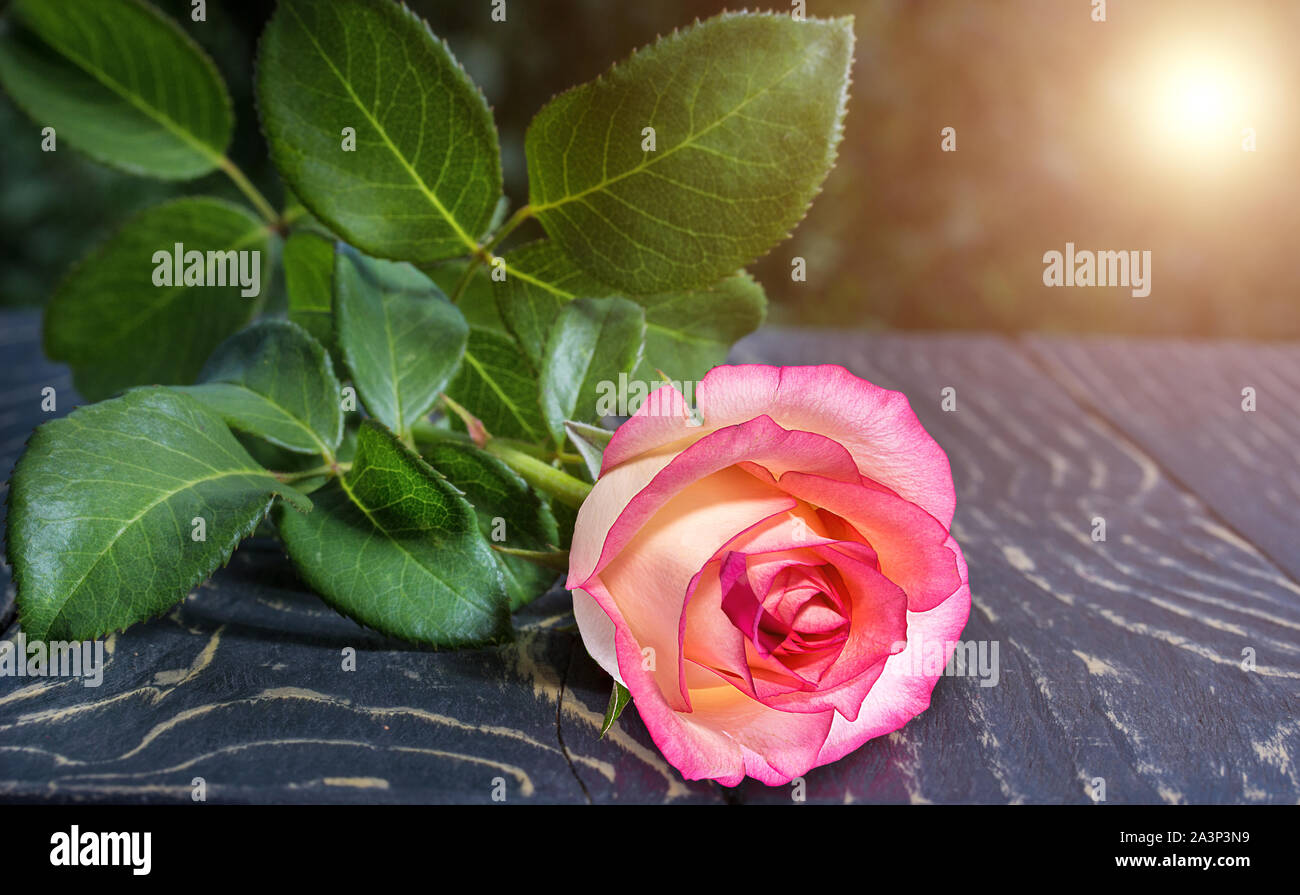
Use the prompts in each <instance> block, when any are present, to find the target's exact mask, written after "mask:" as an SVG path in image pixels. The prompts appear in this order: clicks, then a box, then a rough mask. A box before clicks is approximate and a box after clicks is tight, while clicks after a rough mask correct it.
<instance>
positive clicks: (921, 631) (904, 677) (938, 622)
mask: <svg viewBox="0 0 1300 895" xmlns="http://www.w3.org/2000/svg"><path fill="white" fill-rule="evenodd" d="M946 546H947V547H948V549H949V550H951V551H952V552H953V554H954V555H955V556H956V559H957V569H958V571H959V573H960V575H961V587H960V588H959V589H958V590H957V592H956V593H954V594H953V595H952V596H951V597H949V598H948V599H947V600H945V601H943V602H942V603H940V604H939V605H938V606H935V607H934V608H933V609H930V610H929V611H927V612H908V613H907V640H908V643H907V647H906V649H904V650H903V651H902V652H901V653H898V654H897V655H894V656H891V657H890V658H889V660H888V661H887V662H886V663H885V670H884V672H883V673H882V674H881V675H880V677H879V678H878V679H877V680H876V684H875V686H874V687H872V688H871V692H870V693H868V694H867V698H866V700H865V701H864V702H863V703H862V709H861V711H859V713H858V717H857V719H856V720H854V721H849V720H847V719H846V718H843V717H838V716H837V717H836V718H835V723H834V724H833V725H832V726H831V733H830V736H829V737H828V738H827V740H826V743H825V745H823V746H822V749H821V752H820V753H819V754H818V756H817V764H818V765H824V764H829V763H830V762H832V761H836V760H837V759H839V758H842V757H843V756H845V755H847V754H848V753H850V752H852V751H853V750H854V749H857V748H858V747H859V746H861V745H862V744H863V743H865V742H866V741H867V740H870V739H874V738H875V737H878V736H882V735H884V734H887V733H891V732H893V731H895V730H898V728H900V727H902V726H903V725H904V724H906V723H907V722H908V721H910V720H912V718H914V717H916V716H917V715H919V714H920V713H921V712H923V711H925V710H926V709H927V708H929V707H930V695H931V693H932V692H933V690H934V685H935V684H936V683H937V682H938V680H939V678H940V677H942V674H943V673H942V669H940V670H939V673H937V674H926V673H917V672H918V671H920V672H924V671H925V667H924V663H923V662H922V661H921V652H922V650H924V649H925V644H927V643H945V644H948V643H951V644H952V646H948V647H947V648H946V650H945V654H944V661H945V663H946V662H947V660H949V659H951V658H952V653H953V650H954V649H955V644H956V642H957V640H958V639H959V638H960V637H961V632H962V629H963V628H965V627H966V620H967V619H968V618H969V617H970V584H969V578H968V573H967V569H966V559H965V557H963V556H962V553H961V548H960V547H959V546H957V542H956V540H954V539H952V538H949V539H948V542H947V544H946Z"/></svg>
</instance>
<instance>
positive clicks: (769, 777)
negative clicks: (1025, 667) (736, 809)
mask: <svg viewBox="0 0 1300 895" xmlns="http://www.w3.org/2000/svg"><path fill="white" fill-rule="evenodd" d="M696 397H697V417H696V418H695V419H692V416H691V411H690V409H689V408H688V407H687V405H686V402H685V400H684V399H683V397H682V395H681V394H680V393H679V392H678V391H677V390H676V389H674V388H673V387H672V386H671V385H665V386H663V387H661V388H660V389H659V390H657V391H656V392H654V393H653V394H651V395H650V397H649V398H648V399H647V400H646V401H645V402H644V403H643V404H642V406H641V408H640V409H639V410H638V411H637V413H636V415H635V416H633V417H632V418H631V419H629V420H628V421H627V422H625V423H624V424H623V425H622V426H620V427H619V429H618V431H617V432H615V433H614V437H613V439H612V440H611V441H610V443H609V445H608V447H607V448H606V449H605V455H604V461H603V465H602V467H601V471H600V476H599V477H598V479H597V481H596V484H595V487H594V488H593V489H592V491H591V494H590V496H589V497H588V498H587V499H586V501H585V502H584V503H583V505H582V508H581V510H580V511H579V512H578V520H577V525H576V527H575V529H574V534H573V546H572V549H571V551H570V557H569V578H568V583H567V586H568V587H569V589H570V590H572V591H573V606H574V614H575V615H576V617H577V621H578V627H579V629H580V631H581V633H582V639H583V642H584V643H585V644H586V646H587V650H588V651H589V652H590V653H591V655H592V657H593V658H594V659H595V660H596V661H597V662H598V663H599V664H600V665H601V667H603V668H604V669H605V670H606V671H608V672H609V673H610V674H611V675H613V676H614V678H615V679H616V680H618V681H620V682H621V683H623V684H624V686H626V687H627V688H628V690H630V691H631V693H632V698H633V699H634V700H635V702H636V707H637V711H638V712H639V713H640V715H641V718H642V719H643V720H644V721H645V725H646V727H647V728H648V729H649V731H650V735H651V737H653V738H654V741H655V744H656V745H657V746H658V747H659V749H660V750H661V751H662V752H663V754H664V755H665V756H666V757H667V758H668V760H669V761H670V762H672V763H673V765H675V766H676V767H677V768H678V769H679V770H680V771H681V772H682V774H683V775H684V776H685V777H687V778H688V779H693V780H697V779H714V780H718V781H719V782H721V783H722V784H724V785H727V786H734V785H736V784H738V783H739V782H740V781H741V780H742V779H743V778H744V777H745V776H746V775H748V776H750V777H754V778H756V779H758V780H761V781H762V782H764V783H767V784H772V785H776V784H782V783H787V782H789V781H790V780H791V779H792V778H794V777H798V776H800V775H802V774H804V773H805V772H806V771H808V770H809V769H811V768H814V767H817V766H819V765H823V764H826V763H828V762H832V761H835V760H836V759H838V758H840V757H841V756H843V755H845V754H847V753H849V752H851V751H853V750H854V749H856V748H858V747H859V746H861V745H862V744H863V743H865V742H866V741H867V740H869V739H871V738H872V737H877V736H880V735H881V734H885V733H889V732H890V731H893V730H897V729H898V728H899V727H902V726H903V725H904V724H906V723H907V722H908V720H910V719H911V718H913V717H914V716H916V715H917V714H918V713H920V712H922V711H924V710H925V709H926V708H928V707H929V704H930V693H931V691H932V690H933V689H934V685H935V683H936V681H937V680H938V678H939V677H940V676H941V675H942V673H943V667H944V663H946V662H947V661H948V659H949V658H950V657H951V655H952V652H953V648H954V645H955V641H956V640H957V639H958V636H959V635H960V633H961V630H962V628H963V627H964V626H965V624H966V619H967V616H968V615H969V614H970V588H969V586H968V583H967V575H966V562H965V560H964V559H963V558H962V554H961V550H960V548H958V546H957V542H956V541H955V540H953V537H952V535H951V534H950V533H949V526H950V524H951V522H952V515H953V506H954V496H953V484H952V474H951V472H950V470H949V467H948V458H947V456H946V455H945V454H944V452H943V450H942V449H941V448H940V447H939V445H938V444H936V443H935V441H934V439H933V438H931V437H930V435H929V433H927V432H926V431H925V429H924V428H923V427H922V426H921V423H920V422H919V421H918V420H917V418H916V414H914V413H913V412H912V409H911V406H910V405H909V404H908V402H907V398H906V397H904V396H903V395H902V393H900V392H893V391H888V390H886V389H882V388H879V387H877V386H875V385H872V384H871V383H870V382H867V381H865V380H863V379H859V378H858V377H856V376H854V375H853V374H852V373H850V372H849V371H847V370H845V369H844V368H843V367H838V366H831V365H823V366H815V367H769V366H733V367H718V368H715V369H714V370H713V371H712V372H710V373H709V374H708V376H706V377H705V379H704V381H703V382H701V383H700V385H699V387H698V389H697V393H696ZM699 417H702V423H701V422H700V420H699ZM936 647H937V649H938V650H939V651H940V655H939V658H941V659H942V661H939V662H936V661H924V660H922V658H921V657H922V654H923V653H924V652H926V651H928V652H929V654H930V658H931V659H932V658H933V656H934V654H935V650H936Z"/></svg>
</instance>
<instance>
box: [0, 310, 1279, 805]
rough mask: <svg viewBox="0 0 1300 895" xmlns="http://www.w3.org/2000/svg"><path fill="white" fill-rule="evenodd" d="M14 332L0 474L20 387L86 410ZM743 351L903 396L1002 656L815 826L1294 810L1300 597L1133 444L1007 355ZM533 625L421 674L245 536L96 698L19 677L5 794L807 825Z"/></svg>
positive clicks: (435, 657)
mask: <svg viewBox="0 0 1300 895" xmlns="http://www.w3.org/2000/svg"><path fill="white" fill-rule="evenodd" d="M3 316H4V318H5V323H6V326H5V328H4V331H5V333H6V334H9V333H11V332H12V333H20V329H18V328H12V329H11V328H10V326H9V325H8V324H10V322H11V321H13V326H14V327H19V326H20V325H22V324H23V320H22V318H21V317H19V318H14V317H12V315H3ZM28 317H29V318H30V315H28ZM32 319H34V318H32ZM21 333H25V335H22V334H20V335H19V336H15V337H13V338H12V339H11V341H10V343H9V344H8V345H6V346H5V350H6V352H7V353H9V352H12V353H11V354H10V356H11V357H14V358H15V359H16V362H15V365H14V368H15V369H16V370H18V371H19V373H16V374H15V376H14V381H15V382H18V383H23V384H25V385H21V386H20V387H18V388H15V389H14V390H13V391H12V393H11V396H15V395H16V397H13V401H12V403H11V404H10V405H6V406H5V407H0V414H5V413H6V411H7V410H9V411H12V412H11V413H10V414H9V415H4V416H0V445H3V446H4V450H3V451H0V462H2V463H3V464H4V468H5V469H8V468H9V467H10V465H11V464H12V460H13V457H14V456H15V455H16V452H17V450H20V449H21V446H22V444H23V443H24V442H25V440H26V437H27V433H28V432H29V431H30V428H31V426H32V425H34V424H35V423H36V422H39V421H40V418H41V414H40V413H39V401H38V397H33V396H32V395H31V394H28V392H30V391H31V389H32V387H36V388H35V395H36V396H39V387H38V386H39V384H41V383H45V382H46V381H47V380H48V381H49V383H50V384H57V383H63V384H64V385H65V386H66V377H65V378H62V379H59V378H58V377H59V376H61V375H62V374H61V373H60V372H59V371H58V370H56V369H54V368H51V367H49V366H48V365H47V364H45V363H44V362H43V361H41V360H40V359H39V351H38V349H37V348H36V343H35V334H36V328H35V327H34V325H27V326H26V329H23V330H21ZM736 356H737V359H738V360H762V361H764V362H772V363H805V362H826V361H836V362H840V363H843V364H845V365H846V366H848V367H849V368H850V369H852V370H854V372H856V373H858V374H860V375H863V376H866V377H867V378H869V379H871V380H872V381H875V382H878V383H880V384H882V385H886V386H889V387H893V388H900V389H902V390H903V391H905V392H906V393H907V394H908V396H909V397H910V399H911V400H912V403H913V406H914V407H915V408H916V410H917V412H918V414H919V415H920V417H921V419H922V421H923V422H924V423H925V424H926V426H927V427H928V428H929V429H930V430H931V431H932V432H933V433H934V435H935V437H936V438H937V439H938V440H939V442H940V443H941V444H942V445H944V447H945V448H946V449H947V450H948V453H949V455H950V458H951V460H952V464H953V473H954V477H955V480H956V483H957V488H958V513H957V521H956V523H955V527H954V530H955V532H956V534H957V536H958V538H959V539H960V541H961V543H962V546H963V548H964V549H965V551H966V555H967V558H968V560H969V563H970V568H971V580H972V586H973V591H974V601H975V607H974V610H973V612H972V615H971V620H970V623H969V624H968V626H967V629H966V632H965V634H964V635H963V636H964V637H965V638H966V639H969V640H977V641H986V642H990V643H991V642H994V641H996V642H997V643H998V645H999V659H1000V663H999V678H998V682H997V685H996V686H987V687H985V686H981V685H980V680H978V679H977V678H974V677H948V678H945V679H944V680H942V681H941V682H940V683H939V686H938V688H937V689H936V691H935V695H934V699H933V703H932V706H931V708H930V709H929V710H928V711H926V712H925V713H924V714H922V715H921V716H920V717H918V718H917V719H916V720H915V721H913V722H912V723H911V724H909V725H907V726H906V727H905V728H903V729H902V730H900V731H898V732H897V733H895V734H892V735H890V736H888V737H884V738H881V739H879V740H876V741H873V742H871V743H868V744H867V745H866V746H864V747H863V748H862V749H860V750H858V751H857V752H856V753H854V754H852V755H850V756H848V757H846V758H845V759H844V760H842V761H840V762H837V763H835V764H833V765H831V766H829V767H825V768H820V769H817V770H814V771H812V772H810V773H809V774H808V775H807V778H806V781H805V782H806V794H807V799H808V801H824V802H836V803H839V802H849V801H856V802H863V801H867V802H920V801H933V802H949V801H958V802H1006V801H1017V802H1089V801H1092V797H1091V793H1092V791H1093V785H1094V784H1093V781H1094V780H1095V779H1096V778H1104V780H1105V785H1106V798H1107V800H1108V801H1111V802H1161V801H1166V802H1178V801H1193V802H1238V801H1272V802H1292V803H1294V802H1296V801H1300V772H1298V771H1297V767H1296V753H1297V743H1298V741H1300V729H1298V728H1300V724H1298V722H1297V720H1296V718H1297V710H1298V709H1300V695H1298V694H1300V647H1298V646H1297V643H1298V642H1300V637H1298V636H1297V633H1298V632H1300V585H1298V584H1297V583H1296V580H1295V578H1294V576H1292V575H1289V574H1288V573H1287V571H1284V570H1283V569H1282V568H1280V567H1279V565H1278V564H1276V563H1274V562H1273V561H1271V560H1270V558H1269V557H1270V555H1272V553H1271V552H1266V551H1265V550H1264V549H1262V548H1261V547H1260V546H1258V545H1256V544H1254V543H1252V542H1251V540H1250V539H1249V538H1248V537H1247V536H1246V535H1245V534H1243V531H1244V529H1242V528H1241V527H1239V526H1237V525H1236V524H1235V523H1234V524H1233V525H1228V524H1225V522H1224V519H1225V518H1227V517H1226V514H1225V515H1223V516H1220V514H1219V512H1217V510H1218V508H1217V506H1212V505H1210V504H1207V501H1210V500H1211V498H1210V497H1209V496H1205V495H1207V494H1208V492H1203V491H1201V490H1200V489H1197V488H1191V489H1190V490H1189V489H1188V488H1186V487H1184V486H1183V482H1184V478H1183V477H1182V476H1179V477H1178V479H1177V480H1173V479H1171V478H1170V477H1169V475H1167V474H1166V473H1165V471H1164V469H1163V467H1162V465H1161V463H1160V462H1159V460H1158V459H1157V457H1155V456H1153V453H1148V451H1147V450H1146V449H1144V446H1143V445H1142V443H1141V442H1140V441H1139V440H1138V439H1137V436H1136V435H1133V436H1128V435H1126V434H1124V431H1123V430H1122V425H1117V423H1116V422H1113V421H1112V420H1111V419H1109V418H1107V417H1104V416H1101V415H1098V414H1097V413H1095V412H1093V411H1091V410H1089V409H1088V408H1085V407H1083V406H1080V405H1079V404H1078V403H1077V402H1076V401H1075V400H1073V399H1072V398H1071V397H1070V396H1069V394H1067V391H1066V389H1065V388H1063V387H1062V386H1061V385H1060V384H1059V383H1058V382H1057V381H1056V380H1055V378H1054V374H1053V373H1049V372H1047V370H1046V369H1045V368H1044V366H1042V365H1041V364H1040V363H1039V362H1038V361H1037V360H1035V359H1033V358H1031V357H1030V356H1029V355H1028V354H1026V353H1025V351H1023V350H1022V349H1021V348H1019V347H1018V346H1016V345H1015V344H1013V343H1011V342H1009V341H1007V340H1004V339H1001V338H995V337H970V336H896V335H888V336H853V335H848V334H826V333H813V332H806V331H803V332H800V331H781V330H772V331H766V332H763V333H760V334H758V335H756V336H754V337H751V338H750V339H749V340H747V341H746V342H744V343H742V344H741V345H740V346H738V349H737V355H736ZM945 386H953V387H954V388H955V389H956V397H957V402H958V404H957V406H958V409H957V411H956V412H945V411H943V410H941V409H940V390H941V389H942V388H944V387H945ZM24 389H26V390H27V391H26V392H25V391H23V390H24ZM63 394H64V391H63V388H60V395H61V396H62V395H63ZM23 395H25V397H23ZM59 409H60V411H61V412H66V410H67V409H70V404H65V403H64V402H63V401H62V400H61V401H60V408H59ZM1130 438H1132V440H1130ZM1248 485H1249V479H1243V480H1242V483H1241V487H1242V488H1246V487H1247V486H1248ZM1240 493H1241V494H1242V496H1243V499H1253V494H1254V493H1255V492H1252V491H1249V490H1245V491H1242V492H1240ZM1098 516H1100V517H1104V519H1105V520H1106V528H1107V538H1106V540H1105V541H1104V542H1094V541H1093V540H1092V539H1091V537H1090V534H1091V531H1092V520H1093V518H1094V517H1098ZM6 581H7V579H6ZM517 621H518V623H519V626H520V637H519V639H518V642H517V643H515V644H513V645H511V646H508V647H502V648H500V649H494V650H478V651H469V652H446V653H437V652H428V651H421V650H416V649H412V648H410V647H409V646H407V645H405V644H400V643H397V642H393V641H389V640H385V639H384V638H382V637H380V636H378V635H376V634H374V633H373V632H369V631H366V630H364V629H361V628H359V627H358V626H356V625H355V624H353V623H352V622H350V621H348V620H347V619H344V618H342V617H341V616H339V615H337V614H335V613H334V612H333V611H332V610H330V609H328V608H327V607H326V606H325V605H324V604H323V603H321V601H320V600H319V599H318V598H316V597H315V596H314V595H312V594H310V593H308V592H306V591H305V589H304V588H303V587H302V585H301V583H300V582H299V581H298V579H297V577H296V575H295V574H294V573H293V571H292V569H291V567H290V565H289V564H288V562H287V560H286V559H285V558H284V556H283V553H282V552H281V550H280V548H279V547H278V546H277V545H276V544H274V543H273V542H270V541H266V540H254V541H250V542H248V543H246V544H245V545H244V546H242V547H241V548H240V549H239V550H238V551H237V552H236V553H235V556H234V558H233V559H232V562H231V564H230V566H229V567H228V568H226V569H223V570H221V571H219V572H218V573H217V575H216V576H214V578H213V579H212V581H210V582H209V583H207V584H205V585H203V586H201V587H199V588H198V589H196V591H195V592H194V593H193V594H191V595H190V596H189V597H188V598H187V599H186V600H185V601H184V602H183V603H181V604H180V605H179V606H178V607H177V608H176V609H174V610H173V611H172V612H170V613H168V614H167V615H166V616H164V617H163V618H161V619H158V620H155V621H153V622H150V623H148V624H144V625H137V626H134V627H132V628H130V629H129V630H127V631H126V632H124V633H121V634H118V635H116V636H114V637H112V638H110V639H109V642H108V644H109V646H110V648H111V650H110V651H111V656H110V658H109V662H108V666H107V668H106V671H105V675H104V681H103V684H102V686H100V687H98V688H88V687H84V686H82V684H81V683H79V682H76V681H69V680H57V679H56V680H34V679H16V678H0V798H3V799H6V800H10V801H14V800H17V801H176V802H190V801H191V792H192V781H193V780H194V778H195V777H203V778H204V780H205V781H206V783H207V799H208V801H209V802H267V801H274V802H375V801H380V802H398V801H401V802H490V801H491V798H492V792H493V785H494V781H495V780H497V779H498V778H499V779H500V780H501V781H502V782H503V783H504V787H505V792H506V801H507V802H508V803H518V802H585V801H591V802H662V801H672V802H694V801H702V802H717V803H721V802H765V801H776V802H789V801H790V799H791V794H792V788H791V787H777V788H768V787H764V786H762V785H760V784H754V783H752V782H749V783H746V784H745V785H743V786H741V787H738V788H736V789H734V790H723V789H722V788H721V787H718V786H716V785H713V784H709V783H698V782H687V781H683V780H682V779H681V777H680V775H678V774H677V772H676V771H675V770H674V769H672V768H671V767H670V766H668V765H667V763H666V762H665V761H664V760H663V758H662V756H661V755H660V754H659V752H658V750H657V749H656V748H655V747H654V745H653V743H652V742H651V740H650V738H649V735H648V733H647V732H646V730H645V727H644V725H643V724H642V723H641V721H640V719H639V718H638V717H637V715H636V711H635V709H634V708H629V710H628V711H626V712H625V713H624V715H623V717H622V719H621V720H620V721H619V723H618V724H617V725H616V727H615V728H614V730H612V731H611V732H610V733H609V734H608V735H607V736H606V737H605V738H604V739H600V738H599V737H598V728H599V724H600V719H601V716H602V714H603V711H604V707H605V703H606V701H607V699H608V696H609V686H610V683H609V680H608V678H607V677H606V676H605V675H604V674H603V672H601V671H600V669H599V668H598V667H597V666H596V665H595V663H594V662H593V661H592V660H591V659H590V658H589V657H588V656H587V654H586V652H585V650H584V648H583V646H582V644H581V642H580V640H579V639H578V637H577V636H576V634H575V632H574V630H573V622H572V615H571V613H570V611H569V603H568V598H567V594H565V593H564V592H563V591H562V590H559V589H556V590H554V591H553V592H551V593H550V594H548V595H547V596H545V597H543V598H542V599H541V600H539V601H538V602H537V603H535V604H534V605H533V606H530V607H529V608H528V609H526V610H525V611H524V613H522V614H521V615H520V616H519V617H518V619H517ZM13 633H14V629H13V628H12V627H10V628H9V632H8V636H12V634H13ZM349 647H350V648H353V649H355V650H356V660H357V661H356V670H355V671H345V670H343V667H342V660H343V650H344V649H345V648H349ZM1247 648H1249V649H1252V650H1254V653H1255V661H1256V667H1255V670H1253V671H1247V670H1243V667H1242V651H1243V649H1247Z"/></svg>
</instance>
